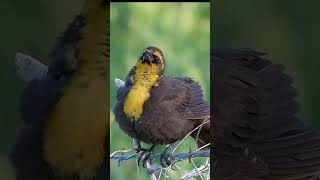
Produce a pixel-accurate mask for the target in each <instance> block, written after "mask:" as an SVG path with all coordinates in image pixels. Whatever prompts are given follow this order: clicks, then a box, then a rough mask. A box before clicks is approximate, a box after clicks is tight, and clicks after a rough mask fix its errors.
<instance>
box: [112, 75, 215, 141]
mask: <svg viewBox="0 0 320 180" xmlns="http://www.w3.org/2000/svg"><path fill="white" fill-rule="evenodd" d="M129 90H130V85H128V84H127V85H126V86H123V87H121V88H119V89H118V95H117V100H118V103H117V104H116V106H115V108H114V113H115V116H116V120H117V122H118V123H119V126H120V128H121V129H122V130H123V131H124V132H126V133H127V134H128V135H130V136H131V137H133V138H137V139H139V140H142V141H144V142H146V143H151V144H170V143H173V142H175V141H177V140H180V139H182V138H183V137H184V136H186V135H187V134H188V133H189V132H190V131H192V129H193V128H195V127H196V126H198V125H200V124H201V123H202V121H203V120H204V119H206V118H209V112H210V110H209V105H208V104H207V103H206V102H205V101H204V100H203V99H202V98H203V95H202V90H201V87H200V85H199V84H198V83H197V82H195V81H193V80H192V79H190V78H187V77H171V76H163V77H162V78H161V80H160V82H159V86H157V87H153V88H152V90H151V97H150V99H149V100H148V101H147V102H146V103H145V105H144V111H143V114H142V116H141V118H140V119H139V120H137V121H136V122H135V121H132V120H131V119H130V118H127V117H126V115H125V114H124V112H123V101H124V98H125V97H126V94H127V93H128V91H129ZM133 123H134V125H133ZM133 127H134V128H133ZM134 131H135V132H134Z"/></svg>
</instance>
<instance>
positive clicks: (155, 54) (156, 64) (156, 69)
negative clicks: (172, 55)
mask: <svg viewBox="0 0 320 180" xmlns="http://www.w3.org/2000/svg"><path fill="white" fill-rule="evenodd" d="M136 67H137V70H139V69H143V67H147V68H149V69H152V70H153V71H152V73H156V74H158V75H162V73H163V71H164V67H165V58H164V56H163V53H162V51H161V50H160V49H159V48H157V47H153V46H149V47H147V48H146V49H144V51H143V53H142V54H141V56H140V57H139V59H138V62H137V64H136ZM137 78H139V77H137Z"/></svg>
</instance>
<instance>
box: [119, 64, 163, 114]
mask: <svg viewBox="0 0 320 180" xmlns="http://www.w3.org/2000/svg"><path fill="white" fill-rule="evenodd" d="M136 67H137V68H136V71H135V74H134V77H133V79H134V83H133V86H132V87H131V89H130V90H129V92H128V94H127V96H126V98H125V101H124V105H123V111H124V113H125V114H126V116H127V117H128V118H131V119H134V120H138V119H139V118H140V116H141V115H142V113H143V106H144V103H145V102H146V101H147V100H148V99H149V98H150V91H151V89H152V87H153V86H155V85H156V83H157V82H158V81H159V79H160V76H161V75H160V71H159V68H158V66H157V65H156V64H148V63H142V62H141V61H138V62H137V64H136Z"/></svg>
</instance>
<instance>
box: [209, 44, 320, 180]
mask: <svg viewBox="0 0 320 180" xmlns="http://www.w3.org/2000/svg"><path fill="white" fill-rule="evenodd" d="M212 53H213V54H212V55H213V56H212V57H211V67H212V79H213V96H212V97H213V100H212V103H213V104H212V110H213V112H212V114H213V116H214V117H213V120H212V122H211V123H212V129H211V135H212V140H213V142H214V155H215V158H216V163H215V164H214V166H213V170H212V171H213V178H216V179H219V180H225V179H232V180H293V179H295V180H296V179H297V180H304V179H306V180H307V179H311V178H312V177H314V176H317V175H319V174H320V132H319V131H318V130H315V129H313V128H309V127H307V126H306V125H304V123H303V122H301V121H300V120H298V119H297V117H296V113H297V112H298V111H299V106H298V103H297V102H296V101H295V97H296V96H297V93H296V90H295V89H294V88H293V87H292V85H291V83H292V79H291V78H290V77H289V76H288V75H286V74H284V73H283V70H284V67H283V66H282V65H277V64H272V63H271V62H270V61H269V60H268V59H266V58H265V57H264V54H263V53H259V52H256V51H253V50H250V49H214V50H213V52H212Z"/></svg>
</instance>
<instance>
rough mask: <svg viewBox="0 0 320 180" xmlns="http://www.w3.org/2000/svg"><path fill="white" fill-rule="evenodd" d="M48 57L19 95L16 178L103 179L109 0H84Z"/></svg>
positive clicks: (14, 151) (13, 154)
mask: <svg viewBox="0 0 320 180" xmlns="http://www.w3.org/2000/svg"><path fill="white" fill-rule="evenodd" d="M50 60H51V63H50V64H49V66H48V72H47V73H46V74H45V75H43V76H41V77H39V78H34V79H33V80H31V82H30V83H29V84H28V85H27V87H26V88H25V89H24V91H23V93H22V96H21V117H22V119H23V126H22V127H21V128H20V129H19V131H18V135H17V139H16V143H15V145H14V146H13V147H12V152H11V154H10V157H11V160H12V164H13V166H14V168H15V173H16V179H17V180H56V179H73V180H77V179H82V180H89V179H90V180H92V179H96V180H100V179H107V178H108V169H107V167H108V164H109V162H108V160H107V158H106V156H105V154H106V152H107V151H108V150H107V149H106V143H108V139H109V136H108V135H109V132H108V129H109V121H108V117H109V113H108V112H109V110H108V106H109V105H108V104H109V100H108V94H109V88H107V84H109V82H108V81H109V78H108V77H107V74H108V73H107V71H108V70H109V68H108V60H109V3H108V2H107V1H105V0H103V1H101V0H87V1H86V2H85V4H84V6H83V9H82V12H81V13H80V14H79V15H77V16H76V17H75V18H74V20H73V22H72V23H70V24H69V26H68V27H67V29H66V30H65V32H64V33H63V34H62V36H61V37H60V38H59V39H58V41H57V44H56V45H55V47H54V49H53V51H52V52H51V54H50ZM28 77H31V78H32V77H34V76H28Z"/></svg>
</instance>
